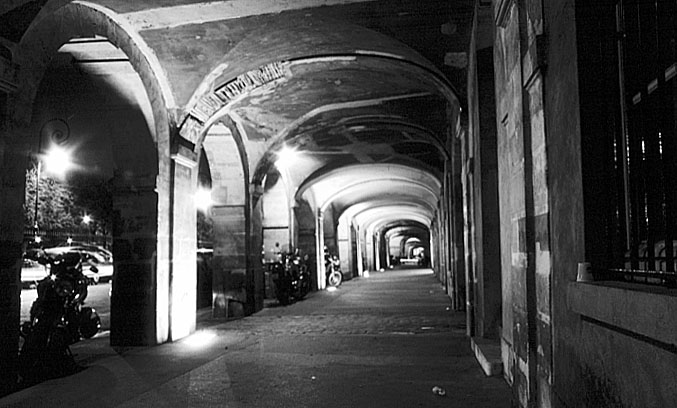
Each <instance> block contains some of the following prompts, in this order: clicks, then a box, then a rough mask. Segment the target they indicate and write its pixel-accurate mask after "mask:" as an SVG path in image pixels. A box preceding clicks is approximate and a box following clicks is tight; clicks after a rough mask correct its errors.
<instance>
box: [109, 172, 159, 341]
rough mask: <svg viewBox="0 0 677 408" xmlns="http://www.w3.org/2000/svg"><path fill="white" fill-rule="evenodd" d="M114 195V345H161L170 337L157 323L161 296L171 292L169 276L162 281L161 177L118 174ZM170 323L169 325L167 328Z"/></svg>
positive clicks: (112, 309) (112, 322)
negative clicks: (157, 188) (157, 182)
mask: <svg viewBox="0 0 677 408" xmlns="http://www.w3.org/2000/svg"><path fill="white" fill-rule="evenodd" d="M114 185H115V192H114V197H113V253H114V254H115V275H114V278H113V281H112V283H111V285H112V294H111V316H110V320H111V335H110V343H111V345H113V346H141V345H153V344H157V343H158V338H162V337H164V335H163V334H162V333H158V326H165V327H166V326H167V323H166V319H167V317H165V316H158V317H159V319H158V321H156V309H157V306H158V305H157V294H158V291H159V292H161V293H162V292H164V291H166V290H167V288H168V286H167V282H166V281H167V279H166V278H167V277H166V276H164V274H161V275H162V276H160V277H158V273H157V267H158V255H157V236H158V212H157V209H158V195H157V193H156V192H155V177H153V176H149V177H145V178H144V177H138V178H135V179H126V178H123V177H122V176H118V177H117V178H116V179H115V182H114ZM163 323H164V324H163Z"/></svg>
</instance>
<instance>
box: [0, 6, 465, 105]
mask: <svg viewBox="0 0 677 408" xmlns="http://www.w3.org/2000/svg"><path fill="white" fill-rule="evenodd" d="M9 1H10V2H15V3H17V4H18V3H20V1H19V0H9ZM52 1H53V2H55V3H56V2H57V1H56V0H52ZM89 1H91V2H92V3H95V4H99V5H102V6H104V7H107V8H110V9H111V10H113V11H114V12H116V13H118V14H119V15H120V16H121V17H122V18H123V19H124V20H125V21H126V22H127V24H128V25H129V26H131V27H133V28H135V29H136V30H137V31H138V32H139V33H140V34H141V36H142V37H143V38H144V40H145V41H146V42H147V43H148V44H149V46H150V47H151V48H152V49H154V50H155V53H156V54H157V56H158V58H159V60H160V61H162V63H163V65H164V66H165V70H166V72H167V75H168V77H169V79H170V81H171V82H172V86H173V88H174V92H175V96H176V100H177V103H178V104H179V105H184V104H187V102H188V101H189V99H190V98H191V96H192V94H193V91H194V90H195V89H196V88H197V87H198V86H199V85H200V83H201V82H202V80H203V78H205V77H206V76H208V75H209V74H210V73H212V71H213V70H214V68H216V67H218V66H220V65H222V64H224V63H225V64H227V67H226V71H225V72H226V74H227V75H231V74H235V75H237V74H239V73H241V72H238V70H239V69H242V67H244V66H245V65H246V64H241V63H240V61H242V62H252V63H259V62H260V63H261V64H263V63H266V62H268V61H266V59H270V58H271V57H273V56H275V59H276V60H282V59H293V58H296V57H298V56H299V55H303V56H307V55H320V54H324V55H327V54H335V53H344V52H351V53H352V52H355V51H378V52H381V53H383V54H389V55H400V56H404V58H406V59H415V60H416V61H418V62H420V63H422V64H426V65H428V66H431V67H436V68H437V69H438V70H440V71H443V72H444V73H445V75H446V76H447V77H448V78H450V79H452V80H454V81H455V80H456V79H458V86H457V89H463V88H465V86H464V82H465V72H464V71H465V66H462V67H455V66H453V65H451V64H446V65H445V57H446V55H447V53H454V52H459V53H462V52H465V50H466V49H467V47H468V44H469V38H470V36H469V33H470V27H471V24H472V11H473V8H474V1H473V0H451V1H447V0H426V1H424V2H421V1H420V0H401V1H397V2H391V1H387V0H377V1H375V0H295V1H286V0H256V1H252V0H211V1H204V0H203V1H200V0H135V1H129V0H89ZM26 3H29V4H30V3H36V2H26ZM62 3H65V0H64V1H62ZM0 10H2V9H0ZM332 21H333V22H338V23H339V24H337V25H336V26H331V24H330V22H332ZM346 23H350V25H346ZM445 24H446V25H447V26H448V27H449V28H448V29H447V32H446V33H445V32H444V31H445V30H444V29H443V28H442V27H443V26H444V25H445ZM351 26H352V27H351ZM354 27H358V28H360V27H361V28H364V29H369V30H370V31H371V32H372V33H373V34H372V35H368V36H367V35H365V34H364V32H363V30H356V29H355V28H354ZM449 30H452V31H449ZM318 33H319V35H318ZM387 37H391V38H394V39H396V40H397V42H399V43H400V44H402V45H406V46H408V50H407V49H405V47H403V46H402V45H400V46H399V47H398V46H394V45H392V44H389V43H388V41H387V40H386V41H384V39H385V38H387ZM411 50H416V51H415V52H412V51H411ZM227 55H229V57H224V56H227ZM414 56H415V57H414ZM234 61H238V62H237V63H233V62H234ZM424 61H430V62H424ZM259 65H260V64H259Z"/></svg>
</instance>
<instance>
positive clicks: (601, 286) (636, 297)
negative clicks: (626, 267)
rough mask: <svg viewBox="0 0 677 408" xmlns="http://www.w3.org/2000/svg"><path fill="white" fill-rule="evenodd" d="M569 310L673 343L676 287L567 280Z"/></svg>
mask: <svg viewBox="0 0 677 408" xmlns="http://www.w3.org/2000/svg"><path fill="white" fill-rule="evenodd" d="M567 305H568V307H569V310H571V311H573V312H575V313H578V314H580V315H582V316H586V317H588V318H590V319H593V320H596V321H599V322H602V323H604V324H607V325H610V326H614V327H617V328H620V329H622V330H625V331H628V332H632V333H636V334H639V335H641V336H644V337H646V338H649V339H653V340H656V341H659V342H662V343H665V344H671V345H677V320H675V318H674V313H675V310H677V291H675V290H674V289H666V288H660V287H650V286H645V285H639V284H631V283H621V282H570V283H569V286H568V288H567Z"/></svg>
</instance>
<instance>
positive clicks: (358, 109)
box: [0, 0, 474, 227]
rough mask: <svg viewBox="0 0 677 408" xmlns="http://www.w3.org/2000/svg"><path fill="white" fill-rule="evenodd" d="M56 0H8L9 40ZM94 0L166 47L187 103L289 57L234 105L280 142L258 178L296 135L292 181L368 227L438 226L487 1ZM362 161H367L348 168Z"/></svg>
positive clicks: (180, 99) (103, 68)
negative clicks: (475, 30) (473, 34)
mask: <svg viewBox="0 0 677 408" xmlns="http://www.w3.org/2000/svg"><path fill="white" fill-rule="evenodd" d="M44 3H45V1H21V0H13V1H12V0H10V1H6V2H3V4H2V5H1V6H0V27H4V29H0V37H3V38H4V39H3V40H2V41H4V42H0V44H3V43H4V44H6V43H10V44H11V43H16V42H18V41H20V38H21V36H22V34H23V31H24V30H25V29H26V28H27V26H28V24H29V23H30V21H31V20H32V18H34V17H35V15H36V14H37V13H38V12H39V11H40V9H41V7H43V4H44ZM47 3H48V7H58V6H59V5H60V4H64V3H66V1H60V0H55V1H51V2H47ZM91 3H94V4H98V5H101V6H104V7H107V8H109V9H111V10H113V11H114V12H115V13H118V16H119V18H120V20H121V21H124V22H126V24H127V26H128V27H131V28H132V29H134V30H136V31H137V32H138V34H139V35H140V37H141V38H142V39H143V40H144V41H145V42H146V43H147V45H148V47H149V49H150V50H152V51H153V52H154V53H155V55H156V56H157V58H158V60H159V62H160V65H161V66H162V69H163V70H164V73H165V74H166V76H167V78H168V79H169V82H170V86H171V91H172V93H173V96H174V97H175V100H176V103H177V107H178V108H179V109H180V110H182V111H181V112H179V113H178V115H186V114H187V113H188V112H189V111H190V109H192V108H193V107H194V106H195V104H196V103H197V102H198V100H199V98H200V97H201V95H203V94H204V93H205V92H207V93H208V92H213V91H214V90H215V89H216V88H218V87H219V86H222V85H224V84H227V83H228V81H230V80H233V79H234V78H236V77H237V76H238V75H242V74H244V73H246V72H248V71H250V70H255V69H259V68H260V67H262V66H265V65H266V64H270V63H277V62H284V63H285V64H287V65H286V67H287V69H288V71H287V73H286V75H285V76H284V78H281V79H279V80H277V81H274V82H273V83H270V84H267V85H266V86H264V87H261V88H259V89H256V90H255V91H252V92H249V93H245V94H242V95H240V96H239V97H238V98H237V99H236V100H234V101H232V103H231V104H230V105H229V106H228V112H230V113H231V114H232V117H233V118H236V120H237V122H238V125H239V126H240V127H241V129H242V130H243V132H244V135H243V136H244V137H245V138H246V139H247V143H249V144H250V146H253V147H252V151H258V150H261V151H263V150H266V149H267V151H266V152H265V153H263V157H262V160H261V162H260V163H259V165H258V168H257V171H258V173H255V174H254V178H256V177H259V179H261V178H262V177H263V176H265V174H266V173H267V172H268V171H270V170H272V165H273V163H274V161H275V154H276V152H277V151H279V150H280V149H282V147H283V146H288V147H293V148H295V149H296V150H297V151H298V152H299V153H300V154H301V157H302V159H299V160H298V161H297V163H296V164H295V166H293V167H290V168H288V169H287V175H286V176H287V177H288V180H290V181H291V182H292V185H293V186H292V192H294V191H295V190H296V189H297V188H298V187H299V186H303V187H302V190H303V191H302V192H301V196H302V195H303V194H305V193H306V192H307V193H308V194H312V195H313V197H314V198H315V199H316V201H315V202H316V203H319V205H321V206H327V205H332V206H334V208H337V209H339V211H341V212H345V213H346V214H350V215H351V216H353V217H354V219H355V220H356V221H358V222H359V223H360V224H362V225H364V226H365V227H366V226H372V227H373V226H374V225H384V223H388V222H391V223H392V222H397V221H398V220H400V221H402V220H409V221H415V222H419V223H421V224H423V225H426V226H428V225H430V222H431V220H432V219H433V217H434V212H435V208H436V205H437V200H439V195H440V180H441V177H442V174H443V171H444V161H445V159H446V158H447V155H448V153H447V152H446V151H445V149H444V146H445V145H446V143H447V138H448V137H449V135H450V133H451V132H452V131H453V128H454V126H455V119H456V115H457V114H458V109H459V107H460V106H463V104H464V102H463V101H464V98H465V87H466V68H465V65H464V61H467V56H466V52H467V51H468V46H469V36H470V25H471V23H472V21H471V18H472V10H473V8H474V1H473V0H451V1H447V0H426V1H421V0H398V1H386V0H376V1H371V0H298V1H294V2H290V1H287V0H257V1H256V2H252V1H250V0H227V1H212V2H206V1H198V0H141V1H133V2H132V1H128V0H91ZM63 51H64V53H67V54H69V55H70V58H72V61H74V62H76V63H77V64H78V65H79V66H81V67H86V68H85V69H86V70H87V72H89V73H97V72H98V73H101V72H104V73H106V74H107V75H109V74H110V75H114V74H115V69H116V64H118V63H119V62H121V61H124V59H125V56H124V55H120V53H119V52H118V51H116V49H115V48H114V47H113V48H112V49H111V47H110V44H108V43H106V42H105V41H92V42H88V41H84V42H80V43H78V44H69V45H68V46H67V47H66V48H65V49H64V50H63ZM66 60H67V58H64V63H67V62H66ZM118 65H121V66H122V64H118ZM128 67H129V66H128V65H126V64H125V65H124V69H128ZM257 143H258V144H260V145H265V146H266V147H265V148H262V147H261V146H259V145H256V144H257ZM350 165H359V166H361V167H359V168H360V171H359V172H357V173H356V172H353V171H352V170H350V169H344V167H345V166H350ZM379 166H380V167H379ZM383 166H386V167H383ZM387 166H394V167H390V169H391V170H392V169H394V168H398V169H399V168H400V167H401V168H405V169H406V171H404V172H401V173H398V174H397V175H396V176H393V174H389V175H388V176H390V177H386V175H384V174H383V172H382V170H380V169H383V168H389V167H387ZM397 166H400V167H397ZM342 169H343V170H342ZM398 171H399V170H398ZM328 172H331V174H332V176H331V177H330V178H325V179H322V178H321V177H320V178H318V177H316V176H318V175H322V174H327V173H328ZM327 180H329V181H327ZM431 180H433V181H431ZM299 191H301V190H299ZM402 222H406V221H402Z"/></svg>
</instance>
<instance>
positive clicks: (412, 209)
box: [343, 200, 434, 233]
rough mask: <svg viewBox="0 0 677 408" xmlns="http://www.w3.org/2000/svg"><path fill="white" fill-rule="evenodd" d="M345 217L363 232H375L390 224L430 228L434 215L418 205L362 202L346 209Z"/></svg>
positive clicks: (383, 201) (385, 201)
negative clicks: (413, 223)
mask: <svg viewBox="0 0 677 408" xmlns="http://www.w3.org/2000/svg"><path fill="white" fill-rule="evenodd" d="M343 216H344V217H346V219H347V220H349V222H350V223H352V224H353V225H356V226H357V227H358V228H359V229H360V230H361V231H369V232H368V233H373V232H374V231H376V230H378V229H379V228H381V227H382V226H383V225H386V224H388V223H396V222H416V223H418V224H420V225H424V226H426V227H428V226H430V223H431V222H432V219H433V216H434V214H433V213H431V212H430V211H429V210H427V209H425V208H423V207H421V206H419V205H416V204H395V203H392V202H389V201H387V200H382V201H372V202H362V203H359V204H355V205H353V206H351V207H350V208H348V209H346V210H345V211H344V213H343Z"/></svg>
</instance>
